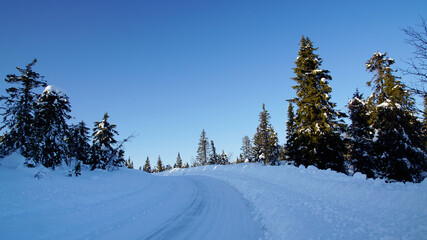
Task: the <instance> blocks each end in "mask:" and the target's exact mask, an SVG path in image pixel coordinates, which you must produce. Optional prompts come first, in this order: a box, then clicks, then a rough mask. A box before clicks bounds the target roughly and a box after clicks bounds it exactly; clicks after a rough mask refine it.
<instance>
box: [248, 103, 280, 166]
mask: <svg viewBox="0 0 427 240" xmlns="http://www.w3.org/2000/svg"><path fill="white" fill-rule="evenodd" d="M253 144H254V146H253V152H254V155H255V156H254V159H255V161H257V162H263V163H264V164H265V165H267V164H268V165H279V163H280V162H279V161H280V159H279V157H280V154H279V144H278V138H277V135H276V133H275V132H274V129H273V127H272V126H271V124H270V114H269V113H268V111H267V110H266V109H265V104H263V105H262V111H261V112H260V114H259V125H258V127H257V131H256V133H255V136H254V141H253Z"/></svg>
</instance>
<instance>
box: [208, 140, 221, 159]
mask: <svg viewBox="0 0 427 240" xmlns="http://www.w3.org/2000/svg"><path fill="white" fill-rule="evenodd" d="M210 150H211V151H210V156H209V164H210V165H215V164H219V162H220V159H219V156H218V154H217V153H216V148H215V144H214V141H213V140H211V148H210Z"/></svg>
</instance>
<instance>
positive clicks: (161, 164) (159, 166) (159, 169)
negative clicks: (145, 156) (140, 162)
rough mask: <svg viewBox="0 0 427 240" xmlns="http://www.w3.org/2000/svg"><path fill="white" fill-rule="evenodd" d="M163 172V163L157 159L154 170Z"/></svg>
mask: <svg viewBox="0 0 427 240" xmlns="http://www.w3.org/2000/svg"><path fill="white" fill-rule="evenodd" d="M164 170H165V167H164V166H163V162H162V159H161V158H160V156H159V158H158V159H157V168H156V172H163V171H164Z"/></svg>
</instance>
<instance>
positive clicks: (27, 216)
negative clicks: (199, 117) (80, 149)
mask: <svg viewBox="0 0 427 240" xmlns="http://www.w3.org/2000/svg"><path fill="white" fill-rule="evenodd" d="M23 162H24V159H23V158H22V156H20V155H18V154H14V155H12V156H9V157H7V158H5V159H0V239H141V238H143V236H145V235H147V234H150V232H151V231H154V230H156V229H157V228H158V227H159V226H161V224H163V223H164V222H165V221H166V220H168V219H169V218H171V217H173V216H174V215H176V214H178V213H180V212H181V211H182V209H183V208H185V207H187V205H188V202H191V201H192V197H193V195H194V188H192V187H191V185H190V186H189V184H188V183H187V182H185V181H171V180H170V179H166V178H163V177H158V176H157V177H156V176H153V175H151V174H147V173H145V172H142V171H139V170H131V169H126V168H120V170H119V171H113V172H107V171H103V170H95V171H89V170H87V169H83V171H82V175H81V176H79V177H74V176H73V177H68V176H67V175H68V171H69V169H66V167H64V168H61V167H58V168H57V169H56V170H55V171H52V170H51V169H46V168H43V167H37V168H27V167H25V166H23ZM36 173H41V175H42V176H43V177H42V178H41V179H36V178H34V175H35V174H36Z"/></svg>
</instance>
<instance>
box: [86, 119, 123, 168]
mask: <svg viewBox="0 0 427 240" xmlns="http://www.w3.org/2000/svg"><path fill="white" fill-rule="evenodd" d="M108 118H109V116H108V113H105V114H104V118H103V119H102V120H101V121H99V122H95V124H94V125H95V127H94V128H93V134H92V136H93V143H92V149H91V157H90V164H91V165H92V167H91V170H94V169H95V168H101V169H107V170H114V169H116V168H117V167H119V166H122V164H123V162H124V159H123V154H124V152H123V150H121V149H120V147H115V146H114V145H115V144H116V143H117V140H116V139H115V135H118V134H119V133H118V132H117V130H116V127H117V126H116V125H115V124H111V123H109V122H108Z"/></svg>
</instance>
